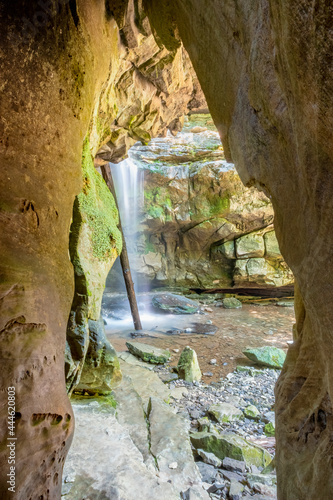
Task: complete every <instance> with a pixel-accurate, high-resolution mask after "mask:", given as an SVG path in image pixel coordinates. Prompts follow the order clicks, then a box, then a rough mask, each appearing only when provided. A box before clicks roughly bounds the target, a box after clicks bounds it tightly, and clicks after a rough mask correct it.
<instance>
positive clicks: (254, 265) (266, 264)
mask: <svg viewBox="0 0 333 500" xmlns="http://www.w3.org/2000/svg"><path fill="white" fill-rule="evenodd" d="M233 278H234V284H235V285H236V286H238V287H247V286H249V285H252V286H254V285H256V286H270V287H277V286H284V285H290V284H292V283H293V282H294V277H293V274H292V272H291V270H290V269H289V268H288V266H287V265H286V263H285V262H280V261H271V260H266V259H264V258H250V259H237V261H236V264H235V268H234V274H233Z"/></svg>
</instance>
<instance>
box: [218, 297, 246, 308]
mask: <svg viewBox="0 0 333 500" xmlns="http://www.w3.org/2000/svg"><path fill="white" fill-rule="evenodd" d="M222 306H223V307H224V308H225V309H241V308H242V303H241V301H240V300H238V299H236V298H235V297H227V298H225V299H223V300H222Z"/></svg>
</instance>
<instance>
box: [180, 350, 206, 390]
mask: <svg viewBox="0 0 333 500" xmlns="http://www.w3.org/2000/svg"><path fill="white" fill-rule="evenodd" d="M177 372H178V375H179V377H180V378H182V379H184V380H186V381H187V382H194V381H199V380H201V370H200V366H199V363H198V358H197V354H196V352H195V351H194V350H193V349H191V348H190V347H188V346H187V347H185V348H184V349H183V351H182V353H181V355H180V358H179V361H178V365H177Z"/></svg>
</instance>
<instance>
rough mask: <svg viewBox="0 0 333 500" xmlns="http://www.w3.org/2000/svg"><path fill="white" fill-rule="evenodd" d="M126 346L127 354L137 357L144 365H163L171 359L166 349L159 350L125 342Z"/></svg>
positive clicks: (149, 346) (146, 345)
mask: <svg viewBox="0 0 333 500" xmlns="http://www.w3.org/2000/svg"><path fill="white" fill-rule="evenodd" d="M126 346H127V349H128V350H129V352H131V353H132V354H134V356H138V357H139V358H141V359H142V360H143V361H145V362H146V363H153V364H156V365H158V364H164V363H167V362H168V361H169V359H170V357H171V354H170V351H168V350H167V349H160V348H158V347H154V346H152V345H148V344H143V343H140V342H126Z"/></svg>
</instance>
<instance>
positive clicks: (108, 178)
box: [101, 164, 142, 330]
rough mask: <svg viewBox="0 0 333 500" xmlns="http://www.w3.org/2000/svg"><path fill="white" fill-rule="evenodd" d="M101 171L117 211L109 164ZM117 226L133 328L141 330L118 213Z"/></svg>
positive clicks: (103, 166)
mask: <svg viewBox="0 0 333 500" xmlns="http://www.w3.org/2000/svg"><path fill="white" fill-rule="evenodd" d="M101 171H102V175H103V179H104V180H105V182H106V185H107V186H108V188H109V189H110V191H111V193H112V195H113V197H114V200H115V203H116V206H117V209H118V212H119V207H118V201H117V196H116V191H115V188H114V184H113V179H112V174H111V169H110V166H109V164H107V165H102V166H101ZM118 228H119V231H120V232H121V237H122V240H123V249H122V252H121V254H120V263H121V268H122V270H123V276H124V280H125V285H126V291H127V297H128V301H129V304H130V308H131V313H132V318H133V323H134V328H135V330H142V326H141V320H140V314H139V309H138V304H137V302H136V296H135V291H134V284H133V280H132V274H131V268H130V264H129V260H128V253H127V246H126V241H125V237H124V232H123V228H122V225H121V219H120V214H119V224H118Z"/></svg>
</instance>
